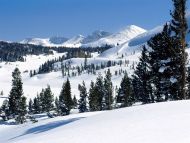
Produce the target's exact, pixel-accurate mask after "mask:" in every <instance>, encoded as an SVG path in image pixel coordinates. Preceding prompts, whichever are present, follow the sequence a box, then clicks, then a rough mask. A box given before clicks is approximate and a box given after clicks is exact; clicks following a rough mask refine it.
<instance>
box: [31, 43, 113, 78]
mask: <svg viewBox="0 0 190 143" xmlns="http://www.w3.org/2000/svg"><path fill="white" fill-rule="evenodd" d="M109 48H111V46H108V45H106V46H105V47H96V48H63V47H58V48H51V49H53V50H55V51H57V52H59V53H67V54H66V55H63V56H62V57H59V58H57V59H53V60H48V61H47V62H45V63H43V64H42V65H40V67H39V69H38V71H36V70H33V71H32V70H31V71H30V76H31V77H32V76H34V75H36V74H44V73H49V72H51V71H53V70H56V67H54V65H55V63H57V62H61V63H63V61H64V60H68V59H71V58H85V59H87V58H91V57H92V55H91V53H92V52H99V53H101V52H103V51H105V50H107V49H109ZM68 66H69V65H66V64H65V65H62V66H61V68H62V71H67V74H68V72H69V68H70V67H68ZM88 66H90V65H88ZM92 66H93V65H92ZM86 67H87V65H84V69H85V70H86ZM78 68H80V67H77V69H78ZM92 68H93V67H92ZM78 71H80V70H79V69H78ZM64 75H66V73H64V74H63V76H64ZM68 75H70V73H69V74H68ZM72 75H75V74H74V73H72Z"/></svg>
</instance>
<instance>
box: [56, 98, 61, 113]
mask: <svg viewBox="0 0 190 143" xmlns="http://www.w3.org/2000/svg"><path fill="white" fill-rule="evenodd" d="M55 110H56V112H57V114H58V115H59V114H60V107H59V99H58V98H57V97H56V98H55Z"/></svg>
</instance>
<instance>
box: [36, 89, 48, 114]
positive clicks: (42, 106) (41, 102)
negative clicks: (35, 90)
mask: <svg viewBox="0 0 190 143" xmlns="http://www.w3.org/2000/svg"><path fill="white" fill-rule="evenodd" d="M44 92H45V90H44V89H42V91H41V92H40V95H39V96H37V99H38V102H39V105H40V109H41V111H40V112H42V113H43V112H45V107H46V105H45V100H46V99H45V96H44Z"/></svg>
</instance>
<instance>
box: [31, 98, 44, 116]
mask: <svg viewBox="0 0 190 143" xmlns="http://www.w3.org/2000/svg"><path fill="white" fill-rule="evenodd" d="M32 108H33V113H34V114H39V113H41V112H42V109H41V103H40V97H39V95H37V97H35V98H34V101H33V107H32Z"/></svg>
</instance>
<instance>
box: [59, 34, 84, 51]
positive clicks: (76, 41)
mask: <svg viewBox="0 0 190 143" xmlns="http://www.w3.org/2000/svg"><path fill="white" fill-rule="evenodd" d="M84 39H85V37H84V36H83V35H77V36H74V37H73V38H71V39H69V40H68V41H66V42H64V43H63V44H62V46H64V47H72V48H74V47H77V48H78V47H80V46H81V45H82V42H83V40H84Z"/></svg>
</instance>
